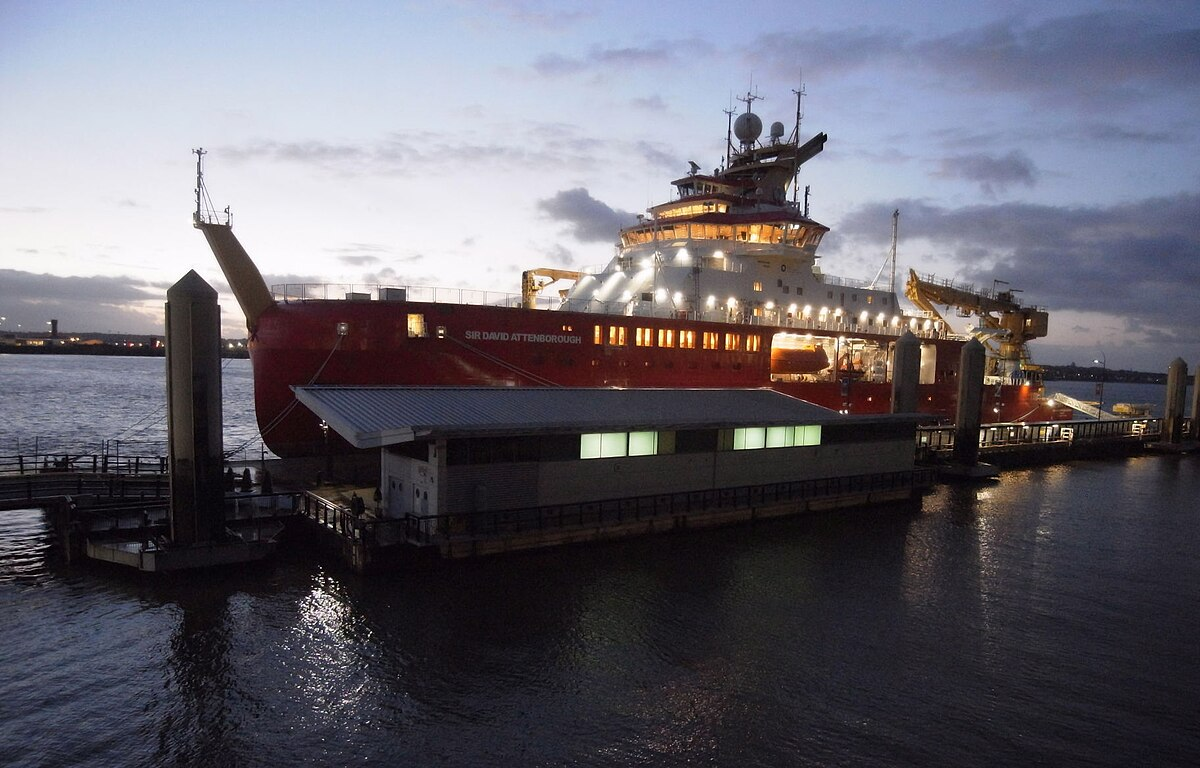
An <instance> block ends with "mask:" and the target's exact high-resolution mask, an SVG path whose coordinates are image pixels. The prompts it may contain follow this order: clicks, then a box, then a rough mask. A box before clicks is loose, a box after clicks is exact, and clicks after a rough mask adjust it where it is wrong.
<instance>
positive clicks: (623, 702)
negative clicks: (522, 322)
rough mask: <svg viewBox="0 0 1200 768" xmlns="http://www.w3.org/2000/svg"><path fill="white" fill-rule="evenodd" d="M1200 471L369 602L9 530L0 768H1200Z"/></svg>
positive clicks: (289, 579) (1027, 489) (615, 553)
mask: <svg viewBox="0 0 1200 768" xmlns="http://www.w3.org/2000/svg"><path fill="white" fill-rule="evenodd" d="M1197 499H1200V457H1182V458H1180V457H1144V458H1136V459H1129V460H1122V461H1111V462H1091V463H1081V464H1076V465H1070V466H1060V467H1053V468H1049V469H1039V470H1033V471H1024V472H1012V473H1007V474H1005V475H1004V476H1003V477H1002V479H1001V480H1000V482H998V483H995V484H991V485H985V486H979V487H964V486H943V487H939V488H938V489H937V490H936V491H935V492H934V493H933V494H931V495H930V496H929V497H927V498H926V499H925V500H924V503H923V505H922V507H921V508H920V509H919V510H909V511H904V510H875V511H872V512H859V513H850V514H847V513H839V514H835V515H828V516H821V517H814V518H807V519H801V520H791V521H778V522H774V523H768V524H757V525H753V526H747V527H738V528H730V529H725V530H719V531H701V532H694V533H688V534H683V535H672V536H661V537H656V538H651V539H644V540H640V541H635V542H627V543H619V544H613V545H604V546H596V547H586V548H572V549H567V550H562V551H558V552H551V553H541V554H535V555H529V556H522V557H514V558H507V559H502V560H494V561H490V562H482V563H476V564H469V565H466V566H464V567H461V568H454V569H449V570H445V571H442V572H438V573H430V574H418V575H396V576H387V577H372V578H369V579H362V578H358V577H355V576H353V575H351V574H348V573H346V572H345V571H344V570H343V569H341V568H340V567H338V566H336V565H334V564H332V563H328V562H325V561H322V560H321V559H319V558H314V557H312V556H310V555H306V554H304V553H303V552H299V551H295V550H293V551H290V552H285V553H284V554H283V556H282V557H280V558H278V559H277V560H276V561H275V562H273V563H271V564H268V565H266V566H263V567H258V568H254V569H248V570H242V571H237V572H233V573H226V574H223V575H204V576H200V577H190V578H172V579H151V578H137V577H135V575H134V574H132V573H127V572H124V571H114V570H111V569H99V568H87V569H85V568H66V567H64V566H62V565H60V564H57V563H56V562H55V561H54V559H53V557H49V556H48V553H47V550H48V547H49V540H48V538H47V533H46V530H45V527H44V525H43V523H42V518H41V515H40V513H38V512H34V511H24V512H7V513H0V617H2V621H0V763H4V764H10V765H88V766H124V765H204V766H223V765H348V764H355V763H357V764H367V765H373V764H384V765H455V766H458V765H465V766H479V765H502V766H509V765H547V766H551V765H553V766H558V765H572V766H589V765H661V766H677V765H719V766H784V765H838V766H840V765H845V766H860V765H947V766H951V765H952V766H992V765H1048V766H1060V765H1112V766H1126V765H1155V766H1158V765H1180V766H1184V765H1196V764H1198V763H1200V725H1198V724H1197V713H1198V712H1200V653H1198V651H1197V648H1200V643H1198V642H1197V638H1198V637H1200V599H1198V598H1200V559H1198V557H1197V554H1196V553H1197V549H1198V545H1200V503H1198V502H1197Z"/></svg>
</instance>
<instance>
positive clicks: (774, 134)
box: [771, 120, 783, 139]
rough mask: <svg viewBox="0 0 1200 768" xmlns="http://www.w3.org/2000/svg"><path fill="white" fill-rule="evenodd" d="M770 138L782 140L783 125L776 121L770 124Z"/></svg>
mask: <svg viewBox="0 0 1200 768" xmlns="http://www.w3.org/2000/svg"><path fill="white" fill-rule="evenodd" d="M771 138H772V139H782V138H783V123H781V122H779V121H778V120H776V121H775V122H773V123H771Z"/></svg>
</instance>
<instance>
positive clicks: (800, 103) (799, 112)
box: [792, 75, 808, 216]
mask: <svg viewBox="0 0 1200 768" xmlns="http://www.w3.org/2000/svg"><path fill="white" fill-rule="evenodd" d="M800 77H801V80H800V90H798V91H797V90H793V91H792V93H794V94H796V127H795V128H793V129H792V144H793V145H795V146H799V145H800V122H801V121H802V120H803V119H804V76H803V75H801V76H800ZM799 193H800V165H799V164H797V165H796V169H795V170H794V171H792V204H793V205H795V204H796V198H797V195H799ZM804 215H805V216H807V215H808V188H807V187H805V189H804Z"/></svg>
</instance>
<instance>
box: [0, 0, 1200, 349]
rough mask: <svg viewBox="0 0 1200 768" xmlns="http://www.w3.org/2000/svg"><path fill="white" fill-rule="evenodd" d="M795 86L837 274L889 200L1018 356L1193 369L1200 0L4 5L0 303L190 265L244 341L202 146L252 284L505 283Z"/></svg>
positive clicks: (877, 228)
mask: <svg viewBox="0 0 1200 768" xmlns="http://www.w3.org/2000/svg"><path fill="white" fill-rule="evenodd" d="M802 85H803V86H804V88H805V90H806V92H807V96H806V97H805V101H804V121H803V129H802V133H803V134H805V135H811V134H814V133H817V132H820V131H824V132H826V133H828V134H829V141H828V144H827V145H826V148H825V151H824V152H823V153H822V154H821V155H819V156H818V157H817V158H815V159H814V160H813V161H811V162H810V163H809V164H807V165H806V166H805V167H804V170H803V173H802V175H801V184H807V185H810V186H811V188H812V198H811V211H812V216H813V218H815V219H816V220H818V221H820V222H821V223H823V224H825V225H827V226H829V227H830V228H831V229H832V233H831V234H830V235H829V236H828V237H827V238H826V239H825V241H824V242H823V244H822V246H821V251H820V253H821V256H822V266H823V269H824V271H825V272H826V273H827V274H833V275H840V276H845V277H856V278H865V279H870V278H871V277H873V276H874V275H875V273H876V271H877V270H878V269H879V267H880V265H881V264H882V263H883V262H884V259H885V258H886V255H887V251H888V247H889V239H890V235H891V211H892V210H893V209H894V208H898V209H899V210H900V212H901V219H900V243H899V268H900V271H901V273H902V274H906V273H907V270H908V268H909V267H912V268H915V269H917V270H918V271H919V272H922V273H926V272H929V273H934V274H936V275H937V276H939V277H945V278H954V279H956V280H960V281H963V282H969V283H974V284H975V285H977V286H979V287H983V288H990V287H991V286H992V285H993V280H994V279H999V280H1005V281H1008V282H1009V283H1010V285H1011V287H1013V288H1017V289H1020V290H1022V291H1023V293H1021V294H1020V296H1021V297H1022V298H1023V300H1024V301H1025V302H1026V303H1029V304H1035V305H1039V306H1044V307H1046V308H1048V309H1049V310H1050V312H1051V315H1050V327H1051V335H1050V336H1049V337H1048V338H1047V339H1043V340H1040V341H1038V342H1035V344H1034V345H1033V347H1032V352H1033V356H1034V360H1035V362H1041V363H1055V364H1065V363H1070V362H1077V363H1079V364H1088V365H1090V364H1091V361H1092V359H1094V358H1098V357H1100V356H1101V355H1104V356H1105V358H1106V360H1107V364H1108V366H1109V367H1110V368H1132V369H1141V370H1155V371H1164V370H1165V369H1166V367H1167V364H1168V363H1169V362H1170V360H1171V359H1173V358H1175V357H1177V356H1182V357H1183V358H1184V359H1185V360H1187V361H1188V364H1189V366H1194V365H1196V364H1198V363H1200V191H1198V190H1200V132H1198V126H1200V3H1198V2H1196V1H1195V0H1145V1H1144V2H1103V1H1100V0H1093V1H1092V2H1073V1H1072V0H1060V1H1059V2H1055V3H1046V2H1044V1H1041V0H1039V2H1007V3H991V4H983V3H977V2H938V1H936V0H926V1H924V2H919V3H917V2H912V3H907V2H886V3H885V2H877V1H873V2H864V1H856V0H843V1H842V2H837V3H797V2H794V1H789V2H757V3H731V2H728V0H723V1H722V2H706V1H700V2H698V1H697V0H689V1H688V2H665V3H645V2H638V3H633V2H623V1H622V2H605V3H593V4H580V5H574V4H569V3H565V2H519V1H517V0H496V1H495V2H486V1H483V0H480V1H478V2H477V1H475V0H449V1H448V2H442V3H425V2H422V3H407V2H379V3H375V2H354V3H327V2H321V3H317V2H313V3H299V2H297V3H253V4H240V3H224V2H206V3H173V2H145V3H139V2H88V3H75V2H42V1H40V0H39V1H37V2H11V1H10V0H0V118H2V119H0V147H2V149H3V151H2V152H0V316H3V317H5V318H6V319H5V320H4V322H3V324H2V325H0V328H2V329H3V330H5V331H10V330H15V329H16V327H17V325H18V324H20V325H21V327H22V330H29V329H34V330H45V329H46V327H47V326H46V321H48V320H49V319H50V318H57V319H58V320H59V325H60V328H62V329H63V330H65V331H68V332H69V331H110V330H111V331H122V332H139V333H161V329H162V315H163V302H164V300H165V293H166V290H167V288H168V287H169V286H170V285H171V284H173V283H174V282H175V281H177V280H178V279H179V278H180V277H182V276H183V275H184V274H186V273H187V271H188V270H189V269H195V270H196V271H197V272H199V273H200V274H201V275H202V276H203V277H204V278H205V279H207V280H208V281H209V282H210V283H212V284H213V285H214V287H216V288H217V289H218V290H219V291H221V303H222V309H223V318H224V321H225V333H226V334H227V335H229V336H243V335H245V325H244V322H243V320H242V317H241V314H240V312H239V310H238V308H237V304H236V302H235V301H234V300H233V297H232V296H231V295H229V294H228V293H227V288H226V285H225V283H224V280H223V278H222V276H221V273H220V270H219V268H218V267H217V265H216V263H215V261H214V260H213V257H212V255H211V253H210V252H209V250H208V248H207V245H206V244H205V240H204V237H203V236H202V235H201V234H200V233H199V232H197V231H196V230H194V229H193V228H192V225H191V214H192V210H193V208H194V198H193V185H194V181H195V177H194V168H195V158H194V156H193V155H192V154H191V150H192V148H194V147H201V146H202V147H204V148H205V149H207V150H208V155H207V157H206V181H207V184H208V189H209V192H210V193H211V195H212V198H213V202H214V203H215V204H216V205H217V206H218V207H219V208H224V207H225V206H226V205H229V206H231V207H232V211H233V224H234V231H235V232H236V234H237V235H238V237H239V238H240V239H241V241H242V243H243V244H244V245H245V246H246V248H247V250H248V251H249V252H250V254H251V256H252V257H254V259H255V260H256V262H257V263H258V265H259V268H260V269H261V270H262V271H263V273H264V275H265V276H266V278H267V282H268V283H272V284H274V283H283V282H343V283H358V284H386V285H425V286H445V287H468V288H480V289H487V290H491V291H497V292H500V291H505V292H512V293H516V292H518V290H519V279H520V272H521V270H522V269H527V268H530V267H541V266H544V267H565V268H579V267H588V266H599V265H601V264H603V263H604V262H606V261H607V260H608V259H609V258H610V257H611V256H612V253H613V243H614V242H615V241H616V234H617V229H618V228H619V227H620V226H622V225H624V224H628V223H632V222H633V221H634V216H635V215H636V214H637V213H639V212H642V211H644V209H645V208H647V207H648V206H650V205H652V204H655V203H659V202H663V201H665V200H667V199H668V198H669V195H670V193H671V191H672V188H671V186H670V184H669V182H670V180H671V179H674V178H678V177H680V176H682V175H684V174H685V173H686V172H687V169H688V161H689V160H694V161H696V162H697V163H698V164H699V165H700V167H701V168H704V169H706V170H707V169H712V168H715V167H716V166H717V165H719V164H720V160H721V158H722V156H723V152H724V141H725V130H726V118H725V115H724V114H723V110H725V109H728V108H730V106H731V105H733V106H735V107H739V108H740V104H738V103H737V102H736V101H733V98H734V97H735V96H737V95H743V94H745V92H746V91H747V90H749V89H753V90H754V91H755V92H756V93H758V94H759V95H760V96H762V97H763V100H762V101H759V102H757V103H756V105H755V111H756V112H758V113H759V114H760V116H762V118H763V120H764V122H765V123H767V124H769V123H771V122H773V121H775V120H779V121H783V122H784V123H786V124H788V125H789V126H790V125H791V123H792V121H793V118H794V112H795V101H794V97H793V95H792V91H793V89H798V88H800V87H801V86H802ZM951 314H952V313H951ZM964 327H965V322H964Z"/></svg>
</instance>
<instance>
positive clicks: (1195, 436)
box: [1188, 363, 1200, 440]
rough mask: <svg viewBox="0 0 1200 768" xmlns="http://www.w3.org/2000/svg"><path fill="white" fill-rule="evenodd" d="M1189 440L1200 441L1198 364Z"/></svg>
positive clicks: (1199, 380) (1199, 371)
mask: <svg viewBox="0 0 1200 768" xmlns="http://www.w3.org/2000/svg"><path fill="white" fill-rule="evenodd" d="M1188 439H1189V440H1200V363H1197V364H1196V376H1195V378H1194V379H1193V380H1192V426H1191V429H1189V430H1188Z"/></svg>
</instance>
